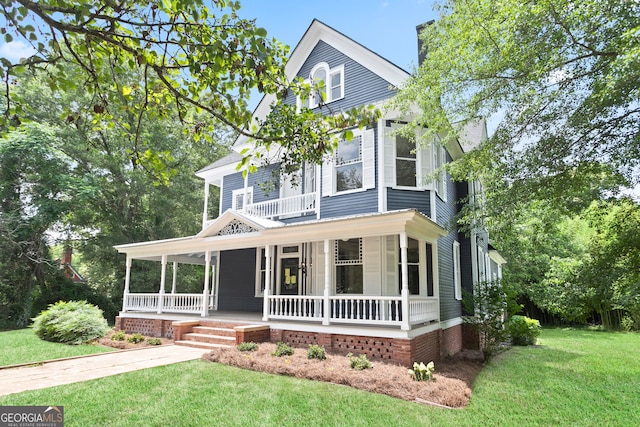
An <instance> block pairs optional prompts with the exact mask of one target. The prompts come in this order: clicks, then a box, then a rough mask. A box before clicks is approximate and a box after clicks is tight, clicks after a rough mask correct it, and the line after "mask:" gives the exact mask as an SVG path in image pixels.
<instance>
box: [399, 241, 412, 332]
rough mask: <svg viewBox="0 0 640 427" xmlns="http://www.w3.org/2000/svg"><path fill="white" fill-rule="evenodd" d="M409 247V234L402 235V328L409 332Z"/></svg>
mask: <svg viewBox="0 0 640 427" xmlns="http://www.w3.org/2000/svg"><path fill="white" fill-rule="evenodd" d="M407 247H408V239H407V233H406V232H404V231H403V232H402V233H400V265H401V267H400V268H401V269H402V290H401V291H400V298H401V299H402V325H401V326H400V328H401V329H402V330H403V331H408V330H409V328H410V325H409V266H408V264H407Z"/></svg>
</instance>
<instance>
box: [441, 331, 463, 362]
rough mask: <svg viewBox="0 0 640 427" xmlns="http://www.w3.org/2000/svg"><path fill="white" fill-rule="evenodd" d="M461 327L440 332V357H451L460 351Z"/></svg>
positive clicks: (461, 341) (461, 340)
mask: <svg viewBox="0 0 640 427" xmlns="http://www.w3.org/2000/svg"><path fill="white" fill-rule="evenodd" d="M462 338H463V334H462V325H456V326H452V327H451V328H447V329H442V330H441V331H440V343H441V346H440V357H448V356H453V355H454V354H456V353H458V352H459V351H461V350H462V348H463V347H462V343H463V339H462Z"/></svg>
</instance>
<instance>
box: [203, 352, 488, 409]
mask: <svg viewBox="0 0 640 427" xmlns="http://www.w3.org/2000/svg"><path fill="white" fill-rule="evenodd" d="M275 348H276V345H275V344H272V343H261V344H259V348H258V350H257V351H253V352H241V351H239V350H237V349H236V348H220V349H216V350H213V351H211V352H210V353H208V354H205V355H204V356H203V358H204V359H206V360H209V361H212V362H217V363H223V364H226V365H232V366H237V367H240V368H244V369H250V370H254V371H261V372H269V373H273V374H280V375H288V376H292V377H297V378H308V379H311V380H316V381H325V382H330V383H334V384H343V385H347V386H350V387H354V388H357V389H360V390H366V391H370V392H373V393H381V394H386V395H389V396H393V397H397V398H400V399H404V400H410V401H417V402H421V403H428V404H435V405H443V406H446V407H450V408H462V407H464V406H466V405H467V404H468V403H469V398H470V397H471V389H472V385H473V380H474V379H475V377H476V376H477V374H478V373H479V372H480V370H481V369H482V366H483V365H482V361H481V360H478V357H477V355H476V354H474V353H466V354H461V355H458V357H454V358H446V359H444V360H441V361H439V362H436V363H435V373H434V380H433V381H415V380H413V379H412V377H411V376H410V375H409V373H408V372H407V371H408V368H407V367H404V366H399V365H393V364H388V363H382V362H376V361H375V360H373V361H372V363H373V368H372V369H365V370H363V371H358V370H354V369H351V367H350V365H349V359H348V358H347V357H345V356H344V355H338V354H329V353H327V359H326V360H317V359H308V358H307V351H306V349H301V348H296V349H295V353H294V354H293V355H292V356H283V357H275V356H272V355H271V353H272V352H273V351H274V350H275ZM424 362H425V364H426V363H427V362H428V360H425V361H424Z"/></svg>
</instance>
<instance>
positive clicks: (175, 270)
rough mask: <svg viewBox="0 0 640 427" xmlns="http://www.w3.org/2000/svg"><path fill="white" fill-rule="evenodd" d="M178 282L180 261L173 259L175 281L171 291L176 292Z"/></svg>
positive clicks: (172, 283)
mask: <svg viewBox="0 0 640 427" xmlns="http://www.w3.org/2000/svg"><path fill="white" fill-rule="evenodd" d="M177 282H178V261H173V282H171V293H172V294H175V293H176V283H177Z"/></svg>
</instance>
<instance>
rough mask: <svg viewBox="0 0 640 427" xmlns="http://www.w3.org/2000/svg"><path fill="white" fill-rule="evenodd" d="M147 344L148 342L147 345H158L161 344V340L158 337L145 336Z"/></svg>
mask: <svg viewBox="0 0 640 427" xmlns="http://www.w3.org/2000/svg"><path fill="white" fill-rule="evenodd" d="M147 344H149V345H160V344H162V340H160V338H147Z"/></svg>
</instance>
